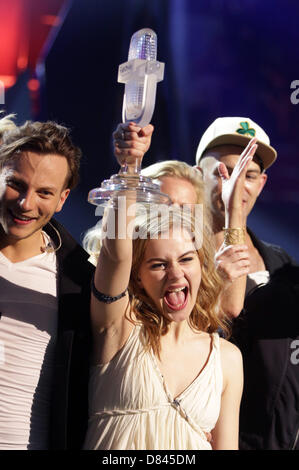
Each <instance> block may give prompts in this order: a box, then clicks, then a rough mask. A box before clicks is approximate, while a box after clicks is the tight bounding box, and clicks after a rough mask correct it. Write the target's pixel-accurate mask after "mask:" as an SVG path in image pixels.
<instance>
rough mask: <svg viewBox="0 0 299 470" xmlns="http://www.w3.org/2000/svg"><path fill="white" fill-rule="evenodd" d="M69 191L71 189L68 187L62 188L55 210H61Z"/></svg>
mask: <svg viewBox="0 0 299 470" xmlns="http://www.w3.org/2000/svg"><path fill="white" fill-rule="evenodd" d="M70 191H71V190H70V189H64V190H63V191H62V192H61V194H60V201H59V203H58V205H57V207H56V210H55V212H60V211H61V209H62V208H63V204H64V203H65V201H66V199H67V197H68V195H69V194H70Z"/></svg>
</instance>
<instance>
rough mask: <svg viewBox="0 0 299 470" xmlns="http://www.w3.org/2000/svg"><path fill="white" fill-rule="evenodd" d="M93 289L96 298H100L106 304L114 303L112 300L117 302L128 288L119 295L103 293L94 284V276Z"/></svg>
mask: <svg viewBox="0 0 299 470" xmlns="http://www.w3.org/2000/svg"><path fill="white" fill-rule="evenodd" d="M91 289H92V293H93V295H94V296H95V297H96V299H98V300H99V301H100V302H104V304H112V302H116V301H117V300H119V299H121V298H122V297H124V296H125V295H126V293H127V290H128V288H127V289H126V290H125V291H124V292H122V293H121V294H119V295H116V296H115V297H112V296H111V295H106V294H102V292H100V291H99V290H98V289H97V288H96V286H95V284H94V276H93V277H92V282H91Z"/></svg>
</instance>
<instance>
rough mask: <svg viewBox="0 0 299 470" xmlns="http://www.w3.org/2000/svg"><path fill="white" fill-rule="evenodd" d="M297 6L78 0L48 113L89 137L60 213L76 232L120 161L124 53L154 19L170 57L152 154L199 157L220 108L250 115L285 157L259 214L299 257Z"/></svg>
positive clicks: (54, 73)
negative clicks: (115, 151)
mask: <svg viewBox="0 0 299 470" xmlns="http://www.w3.org/2000/svg"><path fill="white" fill-rule="evenodd" d="M298 13H299V5H298V4H297V2H296V1H292V0H286V1H283V0H277V1H276V2H273V1H271V0H267V1H264V2H260V1H259V0H243V1H242V2H240V1H236V0H229V1H228V0H202V1H197V0H193V1H192V0H186V1H183V0H151V1H150V2H149V1H148V0H135V1H134V0H131V1H130V0H101V1H100V0H88V1H86V0H74V1H73V3H72V6H71V8H70V10H69V13H68V15H67V17H66V20H65V22H64V25H63V27H62V28H61V29H60V32H59V34H58V35H57V37H56V40H55V41H54V43H53V46H52V48H51V50H50V52H49V54H48V56H47V58H46V62H45V83H44V88H43V100H42V102H43V108H42V112H41V115H40V118H41V119H46V118H51V119H55V120H57V121H58V122H60V123H64V124H66V125H67V126H70V127H71V128H72V130H73V137H74V140H75V141H76V143H77V144H78V145H79V146H81V148H82V149H83V153H84V158H83V162H82V170H81V184H80V186H79V188H78V189H77V190H75V191H74V193H73V194H72V196H71V198H70V200H69V201H68V202H67V204H66V207H65V209H64V211H63V212H62V213H61V215H59V218H60V220H62V221H63V222H64V223H65V224H66V226H67V227H68V228H69V229H70V230H71V232H72V233H73V234H74V235H75V237H76V238H77V239H80V236H81V234H82V233H83V232H84V230H86V229H87V228H88V227H89V226H91V225H93V224H94V223H95V222H96V218H95V216H94V207H93V206H91V205H90V204H88V203H87V202H86V200H87V193H88V190H89V189H91V188H93V187H95V186H98V185H99V184H100V183H101V181H102V180H103V179H105V178H107V177H109V176H110V175H111V174H112V173H115V172H117V170H118V169H117V165H116V163H115V161H114V159H113V156H112V147H111V134H112V131H113V130H114V128H115V127H116V125H117V123H118V122H120V120H121V108H122V97H123V85H121V84H118V83H117V70H118V65H119V64H120V63H122V62H125V61H126V60H127V54H128V47H129V41H130V37H131V35H132V34H133V33H134V32H135V31H137V30H138V29H140V28H143V27H150V28H153V29H154V30H155V31H156V32H157V34H158V60H160V61H162V62H165V64H166V69H165V78H164V80H163V82H161V83H159V84H158V87H157V100H156V109H155V113H154V117H153V124H154V125H155V135H154V138H153V144H152V147H151V150H150V152H149V154H148V155H147V156H146V157H145V162H144V164H150V163H153V162H155V161H158V160H162V159H166V158H178V159H181V160H184V161H186V162H188V163H190V164H194V159H195V153H196V147H197V144H198V141H199V139H200V136H201V134H202V133H203V131H204V130H205V129H206V127H207V126H208V125H209V124H210V123H211V122H212V121H213V120H214V119H215V118H216V117H219V116H229V115H232V116H233V115H238V116H245V117H251V118H252V119H253V120H255V121H256V122H258V123H259V124H260V125H261V126H262V127H264V129H265V130H266V132H267V133H268V134H269V135H270V139H271V143H272V145H273V146H274V147H275V148H276V149H277V150H278V160H277V162H276V163H275V165H274V166H273V167H272V168H271V169H270V170H269V172H268V174H269V182H268V183H267V185H266V188H265V190H264V191H263V193H262V195H261V197H260V199H259V201H258V203H257V205H256V207H255V209H254V212H253V214H252V215H251V216H250V225H251V226H252V228H253V229H254V230H255V231H256V232H257V234H258V235H260V236H261V237H263V238H264V239H266V240H268V241H271V242H276V243H278V244H281V245H282V246H284V248H285V249H287V250H288V251H289V252H290V253H291V254H293V256H295V257H296V258H297V259H298V260H299V248H298V242H297V240H298V235H299V224H298V222H297V219H298V208H299V185H298V180H299V178H298V170H297V168H298V165H297V159H298V150H297V148H298V117H299V105H294V104H292V103H291V100H290V96H291V93H292V90H291V88H290V85H291V82H292V81H293V80H296V79H299V70H298V65H297V64H298V58H299V57H298V55H299V51H298V47H297V45H298V31H297V30H298V28H297V24H296V23H297V19H298V17H299V16H298Z"/></svg>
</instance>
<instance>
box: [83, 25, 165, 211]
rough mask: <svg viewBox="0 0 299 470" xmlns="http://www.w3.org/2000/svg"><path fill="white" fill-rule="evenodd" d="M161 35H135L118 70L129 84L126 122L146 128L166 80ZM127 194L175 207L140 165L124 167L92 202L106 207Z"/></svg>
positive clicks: (146, 31) (124, 113)
mask: <svg viewBox="0 0 299 470" xmlns="http://www.w3.org/2000/svg"><path fill="white" fill-rule="evenodd" d="M156 58H157V35H156V33H155V32H154V31H153V30H151V29H148V28H145V29H141V30H139V31H137V32H136V33H134V34H133V36H132V38H131V42H130V48H129V55H128V61H127V62H125V63H124V64H121V65H120V66H119V69H118V82H120V83H125V92H124V99H123V110H122V121H123V122H135V123H136V124H137V125H138V126H140V127H144V126H146V125H147V124H149V123H150V121H151V119H152V115H153V112H154V108H155V100H156V88H157V83H158V82H160V81H162V80H163V77H164V63H162V62H158V61H157V60H156ZM124 191H126V192H128V191H134V196H136V201H137V202H142V203H155V204H171V200H170V198H169V196H168V195H167V194H163V193H161V192H160V187H159V185H158V184H155V183H154V182H153V181H152V179H151V178H148V177H146V176H142V175H141V166H140V162H139V161H137V160H136V162H135V164H133V165H131V164H130V165H129V164H124V165H123V166H121V169H120V171H119V173H118V174H117V175H113V176H112V177H111V178H110V179H109V180H105V181H103V183H102V185H101V187H100V188H95V189H92V190H91V191H90V192H89V194H88V201H89V202H90V203H92V204H95V205H105V204H107V203H108V202H109V201H111V200H114V199H115V198H116V197H117V195H118V194H120V193H123V192H124Z"/></svg>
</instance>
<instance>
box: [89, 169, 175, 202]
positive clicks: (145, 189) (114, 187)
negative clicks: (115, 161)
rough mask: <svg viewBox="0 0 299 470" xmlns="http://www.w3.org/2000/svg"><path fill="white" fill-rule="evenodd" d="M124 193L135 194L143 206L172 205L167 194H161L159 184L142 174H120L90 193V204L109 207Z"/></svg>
mask: <svg viewBox="0 0 299 470" xmlns="http://www.w3.org/2000/svg"><path fill="white" fill-rule="evenodd" d="M124 192H134V196H135V194H136V202H138V203H143V204H167V205H170V204H171V199H170V197H169V196H168V195H167V194H164V193H161V191H160V187H159V185H158V184H155V183H153V181H152V179H151V178H148V177H145V176H142V175H140V174H136V175H134V174H130V175H128V174H127V175H125V174H118V175H113V176H112V177H111V178H110V179H109V180H105V181H103V183H102V184H101V187H100V188H95V189H92V190H91V191H89V193H88V202H90V203H91V204H94V205H96V206H102V205H107V204H108V202H109V201H110V203H111V201H112V200H113V199H115V198H116V197H117V196H118V195H121V194H122V193H124Z"/></svg>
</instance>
